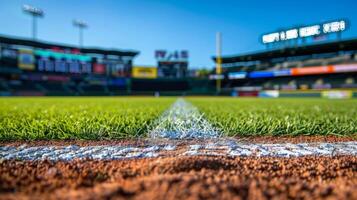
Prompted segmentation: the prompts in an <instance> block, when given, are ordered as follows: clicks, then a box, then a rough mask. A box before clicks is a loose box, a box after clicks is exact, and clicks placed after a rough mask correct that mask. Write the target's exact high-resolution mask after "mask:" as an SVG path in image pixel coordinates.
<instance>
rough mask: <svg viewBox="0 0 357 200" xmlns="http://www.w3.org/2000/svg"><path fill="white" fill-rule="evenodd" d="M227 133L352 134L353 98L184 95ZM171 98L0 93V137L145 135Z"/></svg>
mask: <svg viewBox="0 0 357 200" xmlns="http://www.w3.org/2000/svg"><path fill="white" fill-rule="evenodd" d="M187 100H188V101H190V102H191V103H193V104H194V105H195V106H197V107H198V108H199V110H200V111H201V112H203V113H204V116H205V117H206V118H207V119H208V120H209V121H210V122H211V123H212V124H213V125H214V126H216V127H218V128H219V129H220V130H222V132H223V133H224V134H226V135H229V136H237V135H238V136H239V135H327V134H334V135H354V136H356V135H357V99H354V100H353V99H352V100H327V99H311V98H309V99H252V98H243V99H238V98H213V97H211V98H200V97H198V98H195V97H191V98H187ZM174 101H175V98H162V97H160V98H150V97H100V98H95V97H32V98H23V97H18V98H16V97H15V98H0V141H1V140H2V141H5V140H18V139H20V140H23V139H25V140H36V139H84V140H88V139H91V140H97V139H119V138H131V137H138V136H144V135H145V134H146V133H147V131H148V129H149V128H150V126H151V125H152V122H153V120H155V119H156V118H157V117H159V116H160V115H161V113H162V112H163V111H164V110H166V109H167V108H169V106H170V105H171V104H172V103H173V102H174Z"/></svg>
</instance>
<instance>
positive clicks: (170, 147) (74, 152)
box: [0, 140, 357, 161]
mask: <svg viewBox="0 0 357 200" xmlns="http://www.w3.org/2000/svg"><path fill="white" fill-rule="evenodd" d="M338 155H351V156H357V141H351V142H337V143H300V144H291V143H279V144H262V143H241V142H237V141H233V140H218V141H210V142H205V143H202V142H198V143H193V144H190V145H186V146H183V147H180V146H178V145H176V144H175V143H171V144H170V143H168V144H158V145H147V146H140V147H136V146H120V145H116V146H110V145H100V146H86V147H80V146H76V145H70V146H36V147H28V146H26V145H22V146H18V147H14V146H0V160H12V159H15V160H53V161H58V160H67V161H68V160H73V159H98V160H120V159H134V158H135V159H137V158H155V157H167V156H174V157H180V156H181V157H182V156H227V157H283V158H290V157H300V156H338Z"/></svg>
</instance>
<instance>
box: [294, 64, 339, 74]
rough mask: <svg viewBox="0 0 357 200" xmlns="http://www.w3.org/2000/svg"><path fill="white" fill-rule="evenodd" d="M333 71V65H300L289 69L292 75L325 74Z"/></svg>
mask: <svg viewBox="0 0 357 200" xmlns="http://www.w3.org/2000/svg"><path fill="white" fill-rule="evenodd" d="M333 72H334V67H333V66H321V67H302V68H292V69H291V75H292V76H299V75H307V74H327V73H333Z"/></svg>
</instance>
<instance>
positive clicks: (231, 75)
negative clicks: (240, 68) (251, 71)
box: [228, 72, 247, 79]
mask: <svg viewBox="0 0 357 200" xmlns="http://www.w3.org/2000/svg"><path fill="white" fill-rule="evenodd" d="M246 77H247V72H231V73H228V79H244V78H246Z"/></svg>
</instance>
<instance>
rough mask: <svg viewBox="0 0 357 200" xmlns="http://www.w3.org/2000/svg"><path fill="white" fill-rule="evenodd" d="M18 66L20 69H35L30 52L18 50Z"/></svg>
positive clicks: (33, 58)
mask: <svg viewBox="0 0 357 200" xmlns="http://www.w3.org/2000/svg"><path fill="white" fill-rule="evenodd" d="M18 65H19V68H20V69H26V70H34V69H35V57H34V56H33V52H32V50H28V49H19V55H18Z"/></svg>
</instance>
